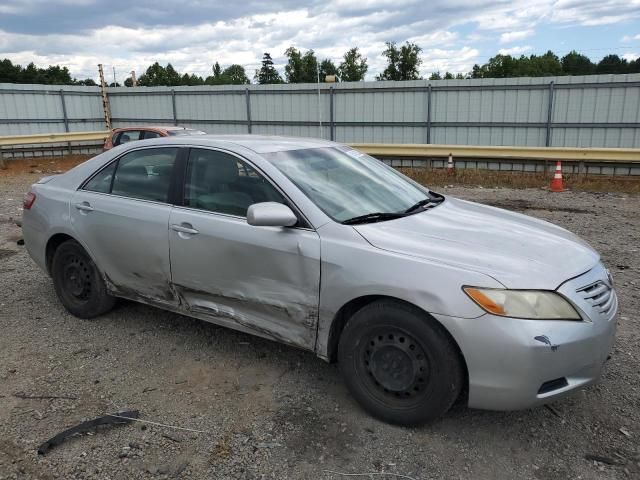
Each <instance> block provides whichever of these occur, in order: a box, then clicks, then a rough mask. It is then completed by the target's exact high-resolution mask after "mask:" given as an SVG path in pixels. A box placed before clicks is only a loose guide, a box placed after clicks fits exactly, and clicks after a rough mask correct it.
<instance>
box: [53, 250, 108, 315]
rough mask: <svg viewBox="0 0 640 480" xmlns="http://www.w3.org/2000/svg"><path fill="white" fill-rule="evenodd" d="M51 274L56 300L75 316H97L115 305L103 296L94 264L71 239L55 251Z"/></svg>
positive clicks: (100, 282)
mask: <svg viewBox="0 0 640 480" xmlns="http://www.w3.org/2000/svg"><path fill="white" fill-rule="evenodd" d="M51 274H52V275H51V276H52V278H53V286H54V288H55V291H56V295H57V296H58V299H59V300H60V302H61V303H62V305H63V306H64V307H65V308H66V309H67V310H68V311H69V313H71V314H73V315H75V316H76V317H80V318H93V317H97V316H98V315H102V314H103V313H106V312H108V311H109V310H111V309H112V308H113V306H114V305H115V301H116V299H115V298H114V297H112V296H111V295H109V294H108V293H107V288H106V285H105V283H104V280H103V279H102V277H101V276H100V272H99V271H98V269H97V268H96V265H95V263H93V260H91V258H90V257H89V255H88V254H87V252H86V251H85V250H84V248H82V246H81V245H80V244H79V243H78V242H76V241H75V240H67V241H66V242H64V243H62V244H61V245H60V246H59V247H58V248H57V250H56V251H55V253H54V255H53V262H52V264H51Z"/></svg>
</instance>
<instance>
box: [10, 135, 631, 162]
mask: <svg viewBox="0 0 640 480" xmlns="http://www.w3.org/2000/svg"><path fill="white" fill-rule="evenodd" d="M109 133H110V132H109V131H108V130H105V131H97V132H68V133H39V134H35V135H8V136H0V146H19V145H35V144H46V143H69V142H89V141H96V142H103V141H104V139H105V138H106V137H107V136H108V135H109ZM351 146H352V147H354V148H356V149H358V150H360V151H362V152H364V153H368V154H370V155H375V156H382V157H405V158H438V157H448V156H449V155H453V157H454V158H474V159H478V158H490V159H515V160H517V159H521V160H553V161H555V160H567V161H574V162H585V163H589V162H594V163H602V162H616V163H625V164H640V149H637V148H567V147H509V146H490V147H485V146H473V145H434V144H382V143H356V144H351Z"/></svg>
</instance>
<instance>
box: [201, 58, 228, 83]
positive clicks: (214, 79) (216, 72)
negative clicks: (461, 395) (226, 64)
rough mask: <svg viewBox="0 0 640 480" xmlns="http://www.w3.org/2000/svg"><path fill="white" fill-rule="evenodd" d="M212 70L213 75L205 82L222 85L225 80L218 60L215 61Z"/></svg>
mask: <svg viewBox="0 0 640 480" xmlns="http://www.w3.org/2000/svg"><path fill="white" fill-rule="evenodd" d="M211 70H212V72H213V75H210V76H208V77H207V78H206V80H205V81H204V83H206V84H207V85H222V84H223V83H224V80H223V78H222V68H221V67H220V64H219V63H218V62H216V63H214V64H213V67H211Z"/></svg>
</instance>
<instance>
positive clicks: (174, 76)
mask: <svg viewBox="0 0 640 480" xmlns="http://www.w3.org/2000/svg"><path fill="white" fill-rule="evenodd" d="M165 70H166V72H167V82H168V83H167V84H166V85H168V86H170V87H175V86H178V85H180V84H181V81H182V78H181V77H180V74H179V73H178V72H177V71H176V70H175V68H173V65H171V64H170V63H167V67H166V69H165Z"/></svg>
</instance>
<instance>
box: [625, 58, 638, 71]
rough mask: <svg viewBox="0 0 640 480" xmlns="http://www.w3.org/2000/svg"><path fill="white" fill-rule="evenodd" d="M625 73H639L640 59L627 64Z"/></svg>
mask: <svg viewBox="0 0 640 480" xmlns="http://www.w3.org/2000/svg"><path fill="white" fill-rule="evenodd" d="M627 73H640V57H638V58H636V59H635V60H631V61H630V62H629V64H628V65H627Z"/></svg>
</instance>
